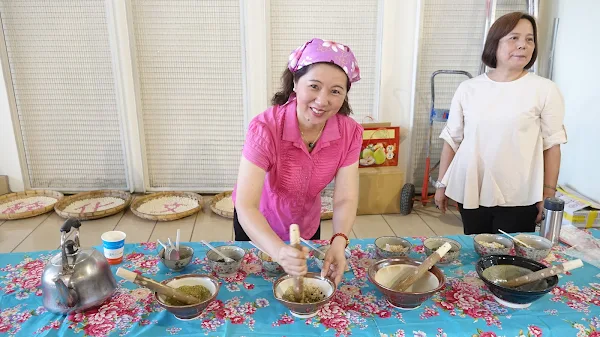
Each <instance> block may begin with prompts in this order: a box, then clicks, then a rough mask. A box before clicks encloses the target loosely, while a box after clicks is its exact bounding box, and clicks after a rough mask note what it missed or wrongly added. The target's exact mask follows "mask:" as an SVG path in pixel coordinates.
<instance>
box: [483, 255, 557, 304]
mask: <svg viewBox="0 0 600 337" xmlns="http://www.w3.org/2000/svg"><path fill="white" fill-rule="evenodd" d="M492 266H507V267H506V268H509V269H513V271H514V268H512V267H513V266H518V267H522V268H525V269H529V270H531V271H532V272H534V271H538V270H540V269H544V268H546V266H545V265H543V264H541V263H539V262H537V261H534V260H530V259H527V258H524V257H520V256H512V255H488V256H485V257H482V258H481V259H479V261H477V265H476V267H475V269H476V271H477V274H478V275H479V278H481V280H482V281H483V282H484V283H485V284H486V285H487V287H488V289H489V290H490V292H491V293H492V294H493V295H494V298H495V299H496V301H497V302H498V303H500V304H502V305H505V306H507V307H511V308H515V309H519V308H527V307H529V306H530V305H531V303H533V302H534V301H536V300H537V299H539V298H541V297H542V296H544V295H545V294H547V293H548V292H550V291H551V290H552V288H554V287H556V285H557V284H558V276H556V275H554V276H551V277H548V278H545V279H543V280H540V281H537V282H533V283H529V284H525V285H522V286H520V287H517V288H508V287H503V286H501V285H499V284H497V283H494V282H492V281H494V279H488V277H490V278H495V277H498V278H500V279H504V277H506V276H505V275H502V274H503V273H506V272H508V269H507V270H503V269H499V270H497V271H496V273H489V274H488V273H484V271H485V270H486V269H488V268H490V267H492ZM486 275H487V276H488V277H486ZM517 275H521V274H517Z"/></svg>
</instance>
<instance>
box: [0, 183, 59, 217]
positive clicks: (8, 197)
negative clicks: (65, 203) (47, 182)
mask: <svg viewBox="0 0 600 337" xmlns="http://www.w3.org/2000/svg"><path fill="white" fill-rule="evenodd" d="M31 197H50V198H54V199H56V202H55V203H52V204H50V205H48V206H46V207H44V208H38V209H34V210H32V211H27V212H20V213H6V214H2V213H0V220H16V219H25V218H31V217H34V216H37V215H40V214H44V213H48V212H50V211H52V210H53V209H54V205H56V203H57V202H59V201H60V200H61V199H63V197H64V195H63V194H62V193H60V192H56V191H51V190H27V191H23V192H16V193H10V194H5V195H2V196H0V205H2V204H5V203H7V202H11V201H15V200H19V199H26V198H31Z"/></svg>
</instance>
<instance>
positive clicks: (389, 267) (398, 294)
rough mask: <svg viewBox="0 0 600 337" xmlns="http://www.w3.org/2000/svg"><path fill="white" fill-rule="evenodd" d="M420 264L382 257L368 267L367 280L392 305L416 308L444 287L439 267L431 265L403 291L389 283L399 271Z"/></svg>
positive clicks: (410, 308)
mask: <svg viewBox="0 0 600 337" xmlns="http://www.w3.org/2000/svg"><path fill="white" fill-rule="evenodd" d="M420 264H421V262H419V261H415V260H412V259H408V258H400V259H383V260H380V261H377V262H376V263H374V264H373V265H372V266H371V267H370V268H369V272H368V277H369V281H371V283H373V284H374V285H375V287H376V288H377V289H378V290H379V291H380V292H381V293H382V294H383V296H384V297H385V299H386V300H387V301H388V302H389V303H390V304H391V305H392V306H394V307H396V308H399V309H404V310H412V309H416V308H418V307H420V306H421V304H422V303H423V302H425V301H426V300H428V299H429V298H430V297H431V296H433V294H435V293H436V292H438V291H440V290H441V289H442V288H443V287H444V284H445V283H446V278H445V277H444V273H443V272H442V271H441V270H440V268H438V267H436V266H433V267H431V269H429V271H428V272H427V273H425V275H423V277H421V278H420V279H419V280H418V281H417V282H416V283H414V284H412V285H411V286H410V287H408V289H406V290H405V291H397V290H392V289H390V287H391V284H390V283H391V282H393V279H394V278H395V277H396V276H397V275H399V273H402V274H404V273H410V272H412V271H414V270H415V269H417V267H418V266H419V265H420Z"/></svg>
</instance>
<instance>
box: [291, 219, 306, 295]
mask: <svg viewBox="0 0 600 337" xmlns="http://www.w3.org/2000/svg"><path fill="white" fill-rule="evenodd" d="M290 246H292V247H294V248H296V249H298V250H300V251H302V245H301V244H300V228H299V227H298V225H297V224H291V225H290ZM303 293H304V277H302V276H295V277H294V296H295V297H296V299H297V300H301V299H302V294H303Z"/></svg>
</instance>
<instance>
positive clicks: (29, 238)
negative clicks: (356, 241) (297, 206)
mask: <svg viewBox="0 0 600 337" xmlns="http://www.w3.org/2000/svg"><path fill="white" fill-rule="evenodd" d="M210 198H211V197H206V200H205V201H206V202H205V205H206V206H205V208H204V210H203V211H202V212H199V213H197V214H196V215H194V216H190V217H187V218H183V219H180V220H176V221H171V222H157V221H149V220H144V219H141V218H138V217H137V216H135V215H134V214H133V213H131V211H130V210H127V211H125V212H121V213H119V214H115V215H113V216H110V217H106V218H103V219H98V220H90V221H85V222H83V225H82V227H81V234H80V235H81V244H82V246H84V247H89V246H95V245H100V244H101V243H102V242H101V240H100V235H101V234H102V233H103V232H105V231H108V230H113V229H115V230H121V231H124V232H125V233H127V239H126V241H127V242H129V243H132V242H146V241H155V240H156V239H165V240H166V238H167V237H171V238H172V239H174V238H175V233H176V230H177V229H178V228H179V229H181V241H183V242H185V241H199V240H202V239H204V240H207V241H225V240H232V239H233V225H232V221H231V220H230V219H226V218H223V217H220V216H218V215H216V214H214V213H212V212H211V210H210V208H209V206H208V205H210ZM63 221H64V219H62V218H61V217H59V216H58V215H57V214H56V213H54V212H52V213H48V214H44V215H40V216H37V217H34V218H29V219H22V220H10V221H4V222H2V220H0V253H8V252H24V251H36V250H51V249H56V248H57V247H58V245H59V243H60V234H59V228H60V225H61V224H62V223H63ZM332 231H333V229H332V223H331V220H328V221H323V224H322V228H321V238H323V239H329V238H330V237H331V235H332ZM462 233H463V229H462V222H461V220H460V215H459V214H458V211H457V210H454V209H453V210H452V211H450V212H448V213H446V214H445V215H444V214H441V213H440V211H439V210H438V209H436V208H435V207H433V206H431V205H428V206H427V207H423V206H422V205H420V204H419V205H417V204H415V209H414V211H413V213H411V214H409V215H407V216H403V215H400V214H381V215H361V216H358V217H357V218H356V222H355V223H354V228H353V233H352V235H351V237H352V238H376V237H379V236H382V235H397V236H435V235H453V234H462Z"/></svg>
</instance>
